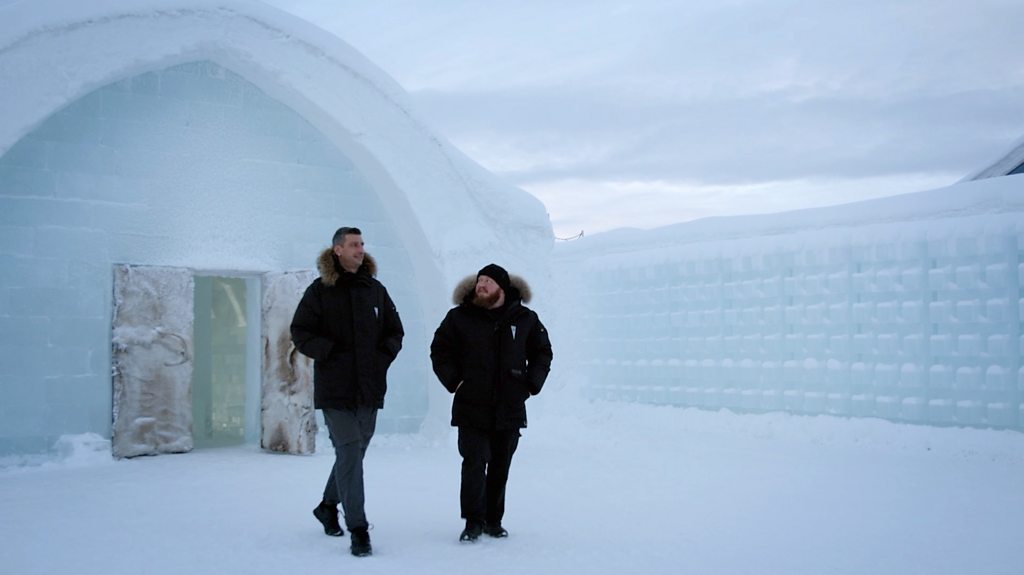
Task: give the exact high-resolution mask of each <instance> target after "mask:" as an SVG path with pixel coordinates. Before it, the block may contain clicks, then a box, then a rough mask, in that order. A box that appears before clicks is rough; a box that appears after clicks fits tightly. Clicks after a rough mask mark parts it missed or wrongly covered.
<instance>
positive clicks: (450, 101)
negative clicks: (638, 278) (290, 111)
mask: <svg viewBox="0 0 1024 575" xmlns="http://www.w3.org/2000/svg"><path fill="white" fill-rule="evenodd" d="M271 3H272V4H274V5H276V6H279V7H281V8H284V9H286V10H288V11H291V12H293V13H295V14H297V15H298V16H301V17H303V18H305V19H308V20H310V21H312V22H314V23H316V24H318V25H319V26H321V27H323V28H326V29H327V30H329V31H331V32H333V33H334V34H336V35H338V36H339V37H341V38H342V39H343V40H345V41H346V42H348V43H350V44H352V45H353V46H354V47H356V48H357V49H359V50H360V51H361V52H362V53H363V54H365V55H366V56H367V57H368V58H369V59H370V60H371V61H373V62H374V63H375V64H377V65H378V66H380V67H381V68H383V69H384V71H385V72H387V73H388V74H390V75H391V76H392V77H393V78H395V80H397V81H398V83H399V84H401V85H402V86H403V87H404V88H405V89H406V90H407V91H408V92H409V93H410V94H411V95H412V98H413V100H414V102H415V104H416V106H417V108H418V111H419V113H420V116H421V117H422V118H424V120H425V121H427V122H428V123H429V124H430V125H431V126H433V127H434V128H435V129H436V130H437V131H438V132H439V133H440V134H441V135H443V136H444V137H446V138H448V139H449V140H450V141H452V142H453V143H454V144H455V145H456V146H457V147H459V148H460V149H461V150H462V151H463V152H465V153H466V154H467V155H469V156H470V157H471V158H473V159H474V160H476V161H477V162H479V163H480V164H482V165H484V166H485V167H487V168H489V169H490V170H491V171H493V172H495V173H497V174H498V175H500V176H501V177H503V178H504V179H505V180H507V181H509V182H511V183H513V184H514V185H517V186H519V187H521V188H523V189H525V190H527V191H529V192H531V193H533V194H534V195H536V196H538V197H539V198H540V199H541V200H542V201H544V203H545V204H546V205H547V207H548V211H549V213H550V214H551V219H552V223H553V224H554V227H555V234H556V236H568V235H572V234H575V233H577V232H579V231H580V230H583V231H585V232H586V233H587V234H588V235H590V234H592V233H595V232H598V231H603V230H608V229H612V228H616V227H640V228H649V227H655V226H659V225H663V224H668V223H675V222H679V221H684V220H691V219H695V218H700V217H705V216H715V215H732V214H746V213H764V212H773V211H782V210H788V209H794V208H801V207H812V206H820V205H831V204H837V203H844V202H848V201H854V200H857V199H866V198H871V197H877V196H883V195H890V194H896V193H902V192H912V191H919V190H924V189H929V188H934V187H939V186H944V185H948V184H951V183H954V182H956V181H957V180H959V179H960V178H962V177H963V176H965V175H966V174H968V173H970V172H973V171H975V170H977V169H980V168H981V167H983V166H984V165H986V164H988V163H990V162H992V161H994V160H996V159H998V158H999V157H1000V156H1001V155H1002V154H1003V153H1005V152H1006V151H1008V150H1009V149H1010V148H1011V147H1012V146H1013V145H1014V144H1015V143H1017V142H1018V141H1019V140H1020V139H1021V138H1022V137H1024V59H1022V58H1021V56H1020V55H1021V54H1022V53H1024V2H1022V1H1020V0H908V1H900V0H860V1H858V2H850V1H848V0H807V1H801V0H695V1H685V0H675V1H671V0H666V1H659V0H640V1H637V2H626V1H619V2H612V1H595V0H569V1H554V0H547V1H539V0H537V1H535V0H515V1H505V0H500V1H493V0H486V1H485V0H432V1H428V0H403V1H381V2H356V1H351V2H339V1H337V0H272V1H271Z"/></svg>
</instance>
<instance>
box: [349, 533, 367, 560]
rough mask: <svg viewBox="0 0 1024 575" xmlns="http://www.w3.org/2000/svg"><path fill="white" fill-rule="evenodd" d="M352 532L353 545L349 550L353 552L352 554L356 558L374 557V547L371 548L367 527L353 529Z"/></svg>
mask: <svg viewBox="0 0 1024 575" xmlns="http://www.w3.org/2000/svg"><path fill="white" fill-rule="evenodd" d="M350 531H351V532H352V545H351V546H350V547H349V549H350V550H351V551H352V554H353V555H355V556H356V557H366V556H367V555H373V547H371V546H370V534H369V533H368V532H367V531H366V527H360V528H359V529H351V530H350Z"/></svg>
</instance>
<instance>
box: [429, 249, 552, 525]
mask: <svg viewBox="0 0 1024 575" xmlns="http://www.w3.org/2000/svg"><path fill="white" fill-rule="evenodd" d="M530 295H531V294H530V289H529V286H528V285H527V284H526V282H525V281H523V280H522V278H519V277H516V276H511V277H510V276H509V274H508V272H506V271H505V270H504V269H503V268H502V267H501V266H498V265H496V264H488V265H486V266H484V268H483V269H481V270H480V272H479V273H477V275H476V277H475V278H474V277H473V276H469V277H467V278H466V279H464V280H462V282H460V283H459V285H458V286H456V288H455V293H454V294H453V298H452V299H453V303H455V304H456V307H454V308H452V309H451V310H449V311H448V314H447V315H446V316H445V318H444V320H443V321H442V322H441V325H440V326H439V327H438V328H437V331H435V332H434V340H433V342H432V343H431V344H430V360H431V363H432V364H433V368H434V373H435V374H437V377H438V379H439V380H441V383H442V384H443V385H444V387H445V389H447V390H448V391H449V392H450V393H454V394H455V398H454V400H453V401H452V425H453V426H455V427H458V428H459V454H460V455H461V456H462V487H461V490H460V497H459V500H460V505H461V508H462V517H463V519H465V520H466V527H465V529H464V530H463V531H462V534H461V535H460V536H459V540H460V541H476V539H477V538H478V537H480V535H481V533H486V534H487V535H490V536H491V537H507V536H508V531H506V530H505V528H504V527H502V525H501V520H502V517H503V516H504V514H505V485H506V483H507V481H508V472H509V467H510V465H511V464H512V455H513V454H514V453H515V451H516V447H517V446H518V444H519V436H520V433H519V430H520V429H521V428H524V427H526V399H527V398H528V397H530V396H531V395H536V394H538V393H540V390H541V387H543V385H544V380H545V379H547V376H548V371H549V370H550V368H551V357H552V354H551V341H550V340H549V339H548V332H547V329H545V327H544V324H542V323H541V322H540V318H538V317H537V314H536V313H535V312H534V311H532V310H530V309H528V308H526V307H525V306H523V303H524V302H529V301H530Z"/></svg>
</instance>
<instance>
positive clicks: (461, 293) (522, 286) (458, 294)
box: [452, 274, 533, 305]
mask: <svg viewBox="0 0 1024 575" xmlns="http://www.w3.org/2000/svg"><path fill="white" fill-rule="evenodd" d="M508 279H509V281H511V283H512V287H514V288H516V289H517V290H519V297H521V298H522V300H523V303H530V299H531V298H532V297H533V292H532V291H531V290H530V284H528V283H526V280H524V279H523V278H521V277H519V276H517V275H515V274H509V275H508ZM475 288H476V275H471V276H466V277H465V278H463V279H462V281H460V282H459V283H458V284H456V286H455V290H454V291H453V292H452V303H454V304H455V305H459V304H460V303H462V300H464V299H465V298H466V296H467V295H468V294H470V293H473V290H474V289H475Z"/></svg>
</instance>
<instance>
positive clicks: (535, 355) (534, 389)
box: [526, 317, 553, 395]
mask: <svg viewBox="0 0 1024 575" xmlns="http://www.w3.org/2000/svg"><path fill="white" fill-rule="evenodd" d="M526 354H527V358H526V384H527V386H529V388H530V393H531V394H532V395H537V394H538V393H540V390H541V388H542V387H544V381H545V380H547V378H548V373H549V372H550V371H551V359H552V357H553V354H552V352H551V339H550V338H548V330H547V328H546V327H544V324H543V323H541V321H540V318H539V317H538V318H537V325H535V326H534V328H533V329H532V330H530V336H529V338H527V340H526Z"/></svg>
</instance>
